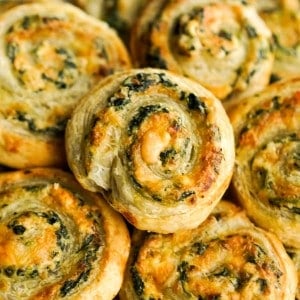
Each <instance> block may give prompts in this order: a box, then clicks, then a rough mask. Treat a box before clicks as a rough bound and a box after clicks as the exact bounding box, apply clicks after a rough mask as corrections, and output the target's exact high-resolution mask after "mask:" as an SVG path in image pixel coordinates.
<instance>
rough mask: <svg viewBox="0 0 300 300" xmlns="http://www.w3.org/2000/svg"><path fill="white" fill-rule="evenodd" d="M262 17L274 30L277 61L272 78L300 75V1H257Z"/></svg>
mask: <svg viewBox="0 0 300 300" xmlns="http://www.w3.org/2000/svg"><path fill="white" fill-rule="evenodd" d="M256 2H258V3H257V4H256V7H257V10H258V12H259V15H260V16H261V18H262V19H263V20H264V21H265V22H266V25H267V26H268V28H269V29H270V30H271V32H272V39H273V49H274V54H275V61H274V65H273V68H272V76H271V79H272V80H279V79H287V78H289V77H295V76H300V2H299V1H298V0H282V1H269V2H271V3H270V4H269V5H266V3H265V1H256Z"/></svg>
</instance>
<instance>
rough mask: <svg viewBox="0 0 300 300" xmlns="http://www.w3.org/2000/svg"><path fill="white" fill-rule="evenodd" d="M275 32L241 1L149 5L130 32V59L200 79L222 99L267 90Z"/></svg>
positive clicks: (183, 0) (179, 1) (192, 0)
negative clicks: (271, 42) (272, 33)
mask: <svg viewBox="0 0 300 300" xmlns="http://www.w3.org/2000/svg"><path fill="white" fill-rule="evenodd" d="M270 38H271V33H270V30H269V29H268V28H267V26H266V25H265V23H264V22H263V21H262V19H261V18H260V17H259V15H258V14H257V12H256V10H255V9H254V7H253V6H250V5H247V4H245V2H244V1H239V0H225V1H224V0H222V1H221V0H208V1H201V0H197V1H195V0H175V1H168V0H159V1H152V2H151V3H150V2H149V3H148V5H147V6H146V7H145V9H144V10H143V11H142V13H141V15H140V17H139V18H138V21H137V24H135V26H134V29H133V31H132V39H131V46H130V48H131V53H132V60H133V62H134V63H135V64H136V65H138V66H145V65H146V66H152V67H159V68H165V69H169V70H171V71H174V72H177V73H180V74H184V75H185V76H188V77H190V78H193V79H195V80H197V81H199V82H200V83H201V84H202V85H204V86H205V87H206V88H208V89H209V90H210V91H212V92H213V93H214V94H215V96H217V97H218V98H219V99H221V100H224V101H225V100H228V99H230V98H232V97H233V98H234V99H236V100H237V98H242V97H244V96H247V95H250V94H254V93H255V92H257V91H259V90H261V89H263V88H264V87H265V86H266V85H267V84H268V82H269V77H270V73H271V68H272V64H273V58H274V57H273V54H272V52H271V44H270V41H271V40H270Z"/></svg>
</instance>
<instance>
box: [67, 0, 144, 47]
mask: <svg viewBox="0 0 300 300" xmlns="http://www.w3.org/2000/svg"><path fill="white" fill-rule="evenodd" d="M70 1H71V2H72V3H74V4H75V5H77V6H79V7H80V8H81V9H83V10H84V11H86V12H87V13H88V14H90V15H92V16H94V17H96V18H99V19H101V20H104V21H106V22H107V23H108V24H109V25H110V26H112V27H113V28H115V29H116V30H117V31H118V33H119V35H120V36H121V37H122V38H123V39H124V41H126V42H127V41H128V40H129V37H130V31H131V28H132V26H133V24H134V23H135V20H136V18H137V16H138V14H139V13H140V11H141V10H142V8H143V7H144V6H145V4H146V2H147V0H108V1H107V0H70Z"/></svg>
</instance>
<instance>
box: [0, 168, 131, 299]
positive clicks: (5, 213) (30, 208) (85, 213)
mask: <svg viewBox="0 0 300 300" xmlns="http://www.w3.org/2000/svg"><path fill="white" fill-rule="evenodd" d="M129 248H130V240H129V234H128V230H127V228H126V225H125V223H124V221H123V220H122V218H121V217H120V215H119V214H117V213H116V212H115V211H113V210H112V209H111V208H110V207H109V206H108V205H107V204H106V202H105V201H104V200H103V199H101V197H100V196H99V195H96V194H93V193H90V192H87V191H86V190H84V189H83V188H82V187H81V186H80V185H79V184H78V182H76V181H75V179H74V178H73V176H72V175H71V174H68V173H65V172H63V171H60V170H55V169H31V170H30V169H27V170H24V171H15V172H5V173H1V174H0V298H1V299H20V300H21V299H31V300H33V299H35V300H37V299H47V300H48V299H49V300H51V299H72V300H74V299H78V300H79V299H95V300H96V299H97V300H98V299H103V300H107V299H113V297H114V296H115V295H116V294H117V293H118V291H119V289H120V286H121V283H122V280H123V274H124V269H125V265H126V261H127V258H128V254H129Z"/></svg>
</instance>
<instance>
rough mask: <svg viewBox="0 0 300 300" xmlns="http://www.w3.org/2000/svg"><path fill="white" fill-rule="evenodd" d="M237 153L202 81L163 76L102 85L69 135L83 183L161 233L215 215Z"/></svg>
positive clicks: (128, 76)
mask: <svg viewBox="0 0 300 300" xmlns="http://www.w3.org/2000/svg"><path fill="white" fill-rule="evenodd" d="M233 147H234V142H233V133H232V128H231V124H230V122H229V120H228V117H227V115H226V113H225V110H224V108H223V106H222V104H221V102H220V101H218V100H217V99H216V98H215V97H214V96H213V95H212V94H211V93H210V92H209V91H207V90H206V89H204V88H203V87H202V86H200V85H199V84H198V83H197V82H194V81H191V80H189V79H187V78H184V77H182V76H179V75H176V74H174V73H170V72H168V71H164V70H161V69H151V68H146V69H135V70H130V71H128V72H123V73H118V74H115V75H112V76H110V77H108V78H107V79H105V80H103V81H102V82H101V83H100V84H99V85H98V86H97V87H96V88H95V89H94V90H93V91H91V93H89V94H88V95H87V96H86V97H84V98H83V99H82V101H81V102H80V104H79V105H78V106H77V107H76V109H75V111H74V112H73V115H72V117H71V119H70V121H69V122H68V125H67V129H66V152H67V159H68V162H69V166H70V168H71V169H72V171H73V173H74V174H75V176H76V178H77V179H78V181H79V182H80V183H81V184H82V185H83V186H84V187H85V188H86V189H88V190H91V191H103V190H106V191H107V198H108V201H109V202H110V203H111V204H112V205H113V207H114V208H115V209H116V210H118V211H119V212H121V213H122V214H123V215H124V216H125V218H126V219H127V220H128V221H129V222H130V223H132V224H133V225H134V226H136V227H138V228H139V229H145V230H151V231H155V232H174V231H176V230H178V229H182V228H193V227H195V226H197V225H199V223H201V222H202V221H203V220H204V219H205V218H206V217H207V216H208V214H209V213H210V211H211V210H212V209H213V207H214V206H215V205H216V203H217V202H218V201H219V199H220V197H221V196H222V195H223V193H224V192H225V190H226V188H227V186H228V184H229V181H230V179H231V175H232V169H233V162H234V149H233ZM187 219H188V220H189V221H188V222H187V221H186V220H187Z"/></svg>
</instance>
